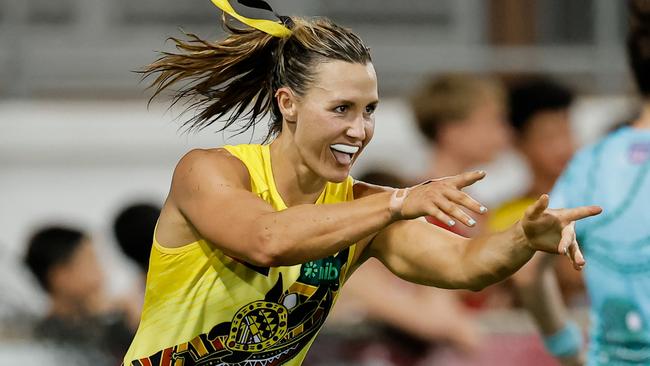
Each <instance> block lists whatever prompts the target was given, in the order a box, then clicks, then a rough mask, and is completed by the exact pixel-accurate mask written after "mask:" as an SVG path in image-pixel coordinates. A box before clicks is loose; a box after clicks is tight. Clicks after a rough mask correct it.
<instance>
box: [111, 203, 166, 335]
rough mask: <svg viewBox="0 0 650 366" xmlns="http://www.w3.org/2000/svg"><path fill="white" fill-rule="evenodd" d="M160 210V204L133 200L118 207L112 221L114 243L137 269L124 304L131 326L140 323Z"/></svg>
mask: <svg viewBox="0 0 650 366" xmlns="http://www.w3.org/2000/svg"><path fill="white" fill-rule="evenodd" d="M160 210H161V208H160V206H157V205H154V204H152V203H145V202H137V203H133V204H130V205H128V206H126V207H124V208H122V209H121V210H120V211H119V213H118V214H117V215H116V217H115V219H114V220H113V234H114V235H115V239H116V240H117V244H118V245H119V247H120V249H121V250H122V252H123V253H124V254H125V255H126V256H127V257H129V258H130V259H131V260H132V261H133V262H134V263H135V264H136V265H137V266H138V270H139V271H140V277H139V279H138V280H137V281H136V283H135V284H134V285H133V287H132V288H131V289H130V291H129V292H130V296H129V297H130V301H129V302H128V303H127V306H128V311H127V315H128V316H129V323H130V324H131V325H132V327H133V328H136V327H137V325H138V323H139V322H140V315H141V312H142V306H143V304H144V290H145V283H146V280H147V270H148V267H149V255H150V254H151V246H152V245H153V235H154V230H155V229H156V223H157V222H158V217H159V216H160Z"/></svg>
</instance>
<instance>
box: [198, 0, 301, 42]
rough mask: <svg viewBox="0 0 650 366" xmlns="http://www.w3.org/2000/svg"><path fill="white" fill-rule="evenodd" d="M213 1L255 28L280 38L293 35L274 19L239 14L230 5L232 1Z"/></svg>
mask: <svg viewBox="0 0 650 366" xmlns="http://www.w3.org/2000/svg"><path fill="white" fill-rule="evenodd" d="M211 1H212V3H213V4H214V5H216V6H217V7H218V8H219V9H221V10H223V11H225V12H226V13H228V14H230V15H231V16H232V17H233V18H235V19H237V20H239V21H240V22H242V23H244V24H246V25H248V26H251V27H253V28H255V29H259V30H261V31H262V32H264V33H268V34H270V35H272V36H274V37H280V38H284V37H289V36H290V35H291V30H290V29H289V28H287V27H285V26H284V25H282V24H280V23H278V22H274V21H272V20H267V19H252V18H246V17H245V16H242V15H239V14H238V13H237V12H236V11H235V9H233V7H232V6H231V5H230V2H228V0H211Z"/></svg>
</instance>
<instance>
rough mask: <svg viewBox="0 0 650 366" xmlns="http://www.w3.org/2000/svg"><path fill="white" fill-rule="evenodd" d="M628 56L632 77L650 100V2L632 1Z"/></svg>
mask: <svg viewBox="0 0 650 366" xmlns="http://www.w3.org/2000/svg"><path fill="white" fill-rule="evenodd" d="M628 5H629V9H630V29H629V31H628V34H627V42H626V43H627V55H628V59H629V64H630V68H631V69H632V75H633V76H634V80H635V82H636V85H637V87H638V88H639V92H640V93H641V95H642V97H643V98H644V99H648V98H650V1H649V0H630V1H629V2H628Z"/></svg>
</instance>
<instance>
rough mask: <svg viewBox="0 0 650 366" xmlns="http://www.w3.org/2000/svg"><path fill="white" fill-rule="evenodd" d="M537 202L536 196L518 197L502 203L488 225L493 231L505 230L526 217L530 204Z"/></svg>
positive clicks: (491, 216)
mask: <svg viewBox="0 0 650 366" xmlns="http://www.w3.org/2000/svg"><path fill="white" fill-rule="evenodd" d="M533 203H535V199H534V198H528V197H523V198H517V199H514V200H512V201H509V202H506V203H505V204H503V205H501V206H500V207H499V208H497V209H496V210H495V211H493V212H492V215H490V219H489V220H488V227H489V228H490V230H491V231H503V230H505V229H507V228H509V227H510V226H512V224H514V223H515V222H517V221H519V220H521V218H522V217H524V212H526V208H528V206H530V205H532V204H533Z"/></svg>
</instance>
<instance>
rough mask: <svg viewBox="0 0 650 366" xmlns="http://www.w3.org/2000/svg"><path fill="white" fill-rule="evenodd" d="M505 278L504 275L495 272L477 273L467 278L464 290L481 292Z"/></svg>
mask: <svg viewBox="0 0 650 366" xmlns="http://www.w3.org/2000/svg"><path fill="white" fill-rule="evenodd" d="M504 277H505V276H504V275H503V274H499V273H493V272H482V273H476V274H474V275H470V276H467V277H466V280H465V281H464V286H463V288H465V289H467V290H470V291H473V292H479V291H482V290H484V289H485V288H486V287H488V286H490V285H493V284H495V283H497V282H499V281H501V280H503V279H504Z"/></svg>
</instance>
